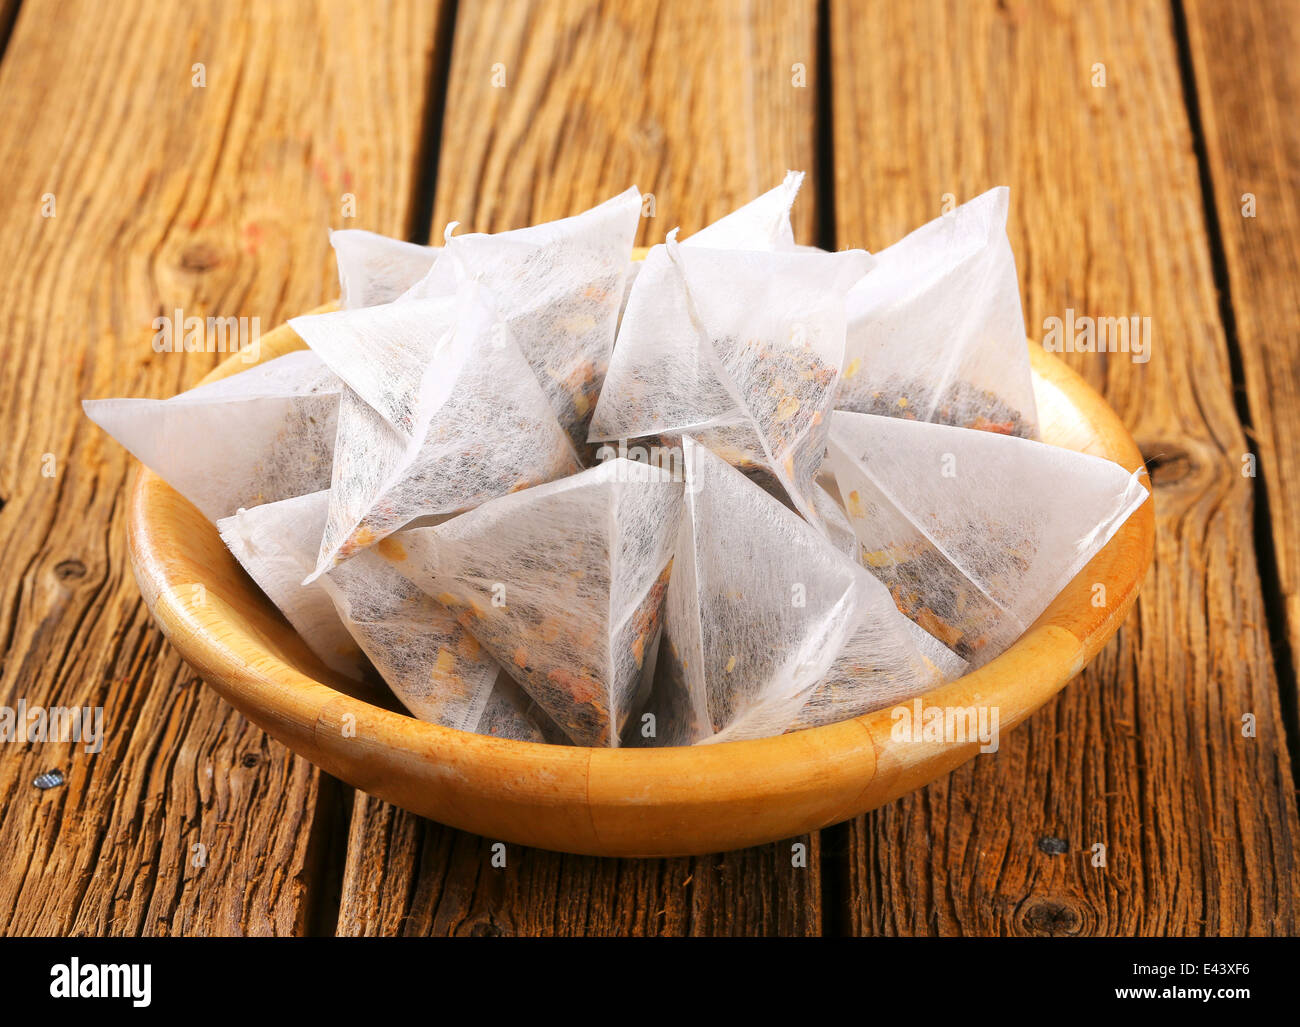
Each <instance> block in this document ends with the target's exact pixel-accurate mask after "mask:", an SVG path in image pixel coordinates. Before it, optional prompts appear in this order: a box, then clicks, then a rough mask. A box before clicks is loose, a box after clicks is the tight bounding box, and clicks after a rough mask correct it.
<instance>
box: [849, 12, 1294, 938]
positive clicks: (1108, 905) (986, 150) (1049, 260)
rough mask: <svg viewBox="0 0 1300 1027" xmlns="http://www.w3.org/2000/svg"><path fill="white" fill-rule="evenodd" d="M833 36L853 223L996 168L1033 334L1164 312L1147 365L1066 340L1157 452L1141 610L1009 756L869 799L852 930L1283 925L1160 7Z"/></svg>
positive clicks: (1261, 670)
mask: <svg viewBox="0 0 1300 1027" xmlns="http://www.w3.org/2000/svg"><path fill="white" fill-rule="evenodd" d="M831 39H832V41H833V46H834V56H835V62H834V76H833V81H832V87H833V97H834V126H835V161H836V168H835V184H836V193H835V209H836V223H837V227H838V243H839V245H841V246H845V245H864V244H865V245H866V246H868V247H869V248H872V249H876V248H879V247H881V246H883V245H886V244H888V243H890V242H892V241H894V240H895V239H897V238H898V237H900V236H901V235H902V234H904V232H905V231H906V230H908V229H909V228H911V227H913V226H915V225H917V224H920V223H921V222H923V221H926V220H928V219H930V218H932V217H934V216H936V215H937V214H938V213H939V212H940V205H941V203H942V202H943V196H944V194H945V193H951V194H954V195H955V196H956V197H957V198H958V199H961V200H964V199H969V198H970V197H972V196H974V195H975V194H977V193H978V192H981V191H983V190H984V189H987V188H989V187H991V186H993V185H997V184H1007V185H1010V186H1011V190H1012V194H1011V195H1012V205H1011V206H1012V216H1011V224H1010V234H1011V238H1012V244H1013V246H1014V248H1015V251H1016V254H1017V259H1018V264H1019V270H1020V278H1021V283H1022V290H1023V296H1024V304H1025V312H1026V323H1027V325H1028V327H1029V331H1030V334H1031V336H1034V337H1040V336H1041V329H1040V327H1039V326H1041V325H1042V322H1043V319H1044V318H1045V317H1046V316H1048V315H1050V314H1056V315H1060V316H1063V315H1064V311H1065V308H1067V307H1072V308H1074V309H1075V311H1076V312H1078V313H1080V314H1091V315H1097V316H1127V315H1129V314H1132V313H1140V314H1143V315H1149V316H1151V317H1152V318H1153V319H1154V327H1153V337H1154V338H1153V347H1154V356H1153V357H1152V359H1151V361H1150V362H1149V363H1147V364H1136V363H1133V362H1131V361H1130V360H1129V359H1128V357H1126V356H1124V355H1109V356H1099V355H1085V354H1079V355H1074V356H1073V357H1072V359H1071V362H1072V365H1073V366H1074V367H1076V368H1077V369H1078V370H1079V371H1080V372H1081V373H1082V374H1084V375H1085V376H1086V377H1087V378H1088V379H1089V380H1091V381H1092V382H1094V383H1095V384H1096V385H1097V386H1098V387H1099V388H1100V389H1102V390H1103V391H1104V394H1105V395H1106V397H1107V398H1108V399H1109V400H1110V402H1111V403H1112V405H1113V406H1114V407H1115V408H1116V409H1117V410H1118V411H1119V412H1120V413H1121V415H1122V416H1124V418H1125V419H1126V420H1127V422H1128V423H1129V424H1130V425H1131V426H1132V428H1133V431H1134V434H1135V436H1136V437H1137V438H1138V441H1139V442H1140V443H1141V444H1142V445H1143V449H1144V451H1145V452H1146V454H1147V455H1148V457H1149V458H1150V459H1151V461H1152V463H1153V481H1154V484H1155V499H1156V510H1157V515H1158V532H1157V543H1156V564H1155V569H1154V571H1153V573H1152V576H1151V579H1150V580H1149V581H1148V583H1147V585H1146V587H1145V589H1144V591H1143V593H1142V596H1141V598H1140V599H1139V602H1138V607H1137V610H1136V613H1135V615H1134V616H1133V617H1132V619H1131V621H1130V623H1129V626H1127V627H1126V628H1125V629H1123V630H1121V632H1120V634H1119V636H1118V637H1117V639H1116V641H1115V642H1114V643H1113V644H1112V645H1111V646H1110V648H1109V649H1108V650H1107V651H1105V652H1104V653H1103V655H1102V657H1101V658H1099V659H1098V661H1097V662H1096V663H1095V664H1094V666H1093V667H1092V668H1091V669H1090V670H1089V671H1088V672H1087V673H1086V674H1084V675H1083V677H1082V678H1081V679H1080V680H1079V681H1077V682H1076V683H1075V684H1074V685H1072V686H1071V687H1070V688H1068V689H1067V690H1066V691H1065V692H1064V693H1062V695H1061V696H1060V697H1059V698H1058V699H1057V700H1056V701H1055V702H1054V703H1052V704H1049V706H1048V707H1047V708H1045V709H1044V710H1043V711H1041V712H1040V713H1038V714H1037V715H1036V716H1035V717H1033V718H1032V719H1031V720H1030V722H1029V723H1028V725H1027V727H1026V728H1025V729H1022V730H1020V731H1018V732H1016V733H1014V734H1013V735H1012V736H1010V738H1009V739H1008V740H1007V741H1006V743H1005V744H1004V746H1003V748H1002V751H1001V752H1000V753H998V754H997V755H996V756H995V757H992V758H987V757H986V758H982V759H979V760H977V761H975V762H974V763H973V764H968V765H967V766H965V767H963V768H961V769H960V770H958V771H957V772H956V773H954V774H953V775H952V776H951V777H950V778H949V779H948V780H947V781H946V782H942V783H939V784H936V785H933V786H931V787H930V788H927V789H925V790H924V791H922V792H920V793H917V794H915V795H912V796H908V797H907V798H905V799H903V800H902V801H900V802H898V803H895V804H894V805H893V806H890V807H887V808H885V809H883V810H880V811H878V812H877V813H875V814H872V815H868V816H867V817H865V818H862V819H861V820H859V821H857V822H856V823H855V824H854V825H853V828H852V830H851V834H850V838H849V849H850V853H851V865H850V876H849V887H850V890H851V899H852V917H853V924H852V926H853V929H854V930H855V931H857V932H859V933H870V934H1049V935H1054V934H1069V935H1076V934H1227V935H1232V934H1247V933H1249V934H1267V933H1280V934H1286V933H1294V932H1295V930H1296V927H1297V874H1296V851H1297V842H1300V831H1298V829H1297V822H1296V807H1295V798H1294V794H1293V789H1292V783H1291V771H1290V764H1289V762H1288V757H1287V752H1286V747H1285V738H1284V731H1283V725H1282V722H1281V718H1280V713H1279V706H1278V694H1277V683H1276V681H1275V679H1274V675H1273V667H1272V660H1271V655H1270V650H1269V637H1268V634H1267V630H1266V625H1265V618H1264V610H1263V604H1262V602H1261V594H1260V584H1259V576H1258V572H1257V568H1256V565H1255V559H1254V545H1253V539H1252V532H1251V501H1252V494H1251V482H1250V480H1249V479H1244V478H1243V477H1242V476H1241V474H1240V467H1241V454H1242V453H1243V452H1245V449H1246V444H1245V439H1244V437H1243V433H1242V428H1241V424H1240V423H1239V421H1238V419H1237V416H1236V412H1235V409H1234V403H1233V395H1232V381H1231V370H1230V360H1229V352H1228V347H1227V344H1226V341H1225V336H1224V327H1223V324H1222V323H1221V321H1220V318H1219V314H1218V304H1217V299H1216V295H1215V285H1214V277H1213V272H1212V267H1211V251H1210V245H1209V242H1208V240H1207V235H1206V226H1205V223H1204V219H1203V217H1202V210H1201V201H1200V189H1199V184H1198V178H1197V167H1196V162H1195V158H1194V155H1193V151H1192V140H1191V136H1190V131H1189V123H1188V114H1187V110H1186V108H1185V106H1184V99H1183V92H1182V84H1181V82H1180V77H1179V63H1178V54H1177V51H1176V46H1175V37H1174V27H1173V24H1172V22H1171V15H1170V11H1169V9H1168V6H1167V5H1166V4H1163V3H1157V2H1144V3H1137V4H1113V5H1112V4H1105V3H1087V4H1081V5H1068V6H1067V5H1060V6H1055V5H1053V6H1047V5H1041V6H1040V5H1035V4H1020V3H995V2H992V0H989V2H980V3H972V4H942V3H936V2H932V3H917V4H896V5H895V4H871V5H859V4H850V3H834V4H833V5H832V23H831ZM922 39H923V40H925V41H926V46H925V50H926V56H925V57H924V58H919V57H918V54H917V47H916V41H917V40H922ZM1098 63H1103V64H1104V65H1105V74H1106V85H1105V86H1104V87H1101V88H1097V87H1094V86H1093V85H1091V81H1092V76H1093V74H1094V65H1095V64H1098ZM1290 359H1294V358H1293V357H1291V358H1290ZM1247 712H1250V713H1253V714H1254V715H1255V716H1256V718H1257V731H1258V735H1257V737H1255V738H1244V737H1242V734H1241V717H1242V715H1243V714H1244V713H1247ZM1054 839H1060V840H1061V842H1063V844H1064V848H1065V850H1066V851H1065V852H1063V853H1062V854H1052V852H1051V851H1050V850H1051V849H1052V848H1053V847H1054V842H1053V840H1054ZM1094 843H1102V844H1104V845H1105V846H1106V859H1107V865H1106V867H1105V868H1100V867H1095V866H1093V865H1092V861H1091V856H1092V852H1091V847H1092V846H1093V845H1094Z"/></svg>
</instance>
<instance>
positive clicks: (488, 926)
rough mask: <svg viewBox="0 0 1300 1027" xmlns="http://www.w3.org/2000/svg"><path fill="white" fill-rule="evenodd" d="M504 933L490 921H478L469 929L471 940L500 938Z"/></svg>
mask: <svg viewBox="0 0 1300 1027" xmlns="http://www.w3.org/2000/svg"><path fill="white" fill-rule="evenodd" d="M505 933H506V932H505V931H503V930H501V928H500V927H498V926H497V925H496V924H494V923H493V922H492V921H491V920H480V921H479V922H478V923H476V924H474V925H473V926H472V927H470V929H469V936H470V937H471V938H500V937H501V936H502V935H504V934H505Z"/></svg>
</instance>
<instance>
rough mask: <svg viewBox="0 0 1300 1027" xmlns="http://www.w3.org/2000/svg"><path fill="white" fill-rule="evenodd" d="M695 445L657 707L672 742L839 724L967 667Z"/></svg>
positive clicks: (816, 537)
mask: <svg viewBox="0 0 1300 1027" xmlns="http://www.w3.org/2000/svg"><path fill="white" fill-rule="evenodd" d="M685 447H686V469H687V482H686V489H685V506H686V510H685V513H684V515H683V517H682V522H681V527H680V529H679V537H678V541H677V547H676V555H675V559H674V563H673V574H672V579H671V581H670V583H669V587H668V599H667V602H666V612H665V619H666V632H667V634H666V639H665V645H664V651H663V652H662V653H661V654H660V657H659V659H660V665H661V668H662V670H661V672H660V674H659V676H658V678H657V680H656V683H655V689H656V696H655V699H654V700H653V702H652V706H651V709H652V710H654V711H655V712H656V716H657V718H658V719H659V720H660V721H662V722H663V723H664V724H665V728H666V736H665V737H666V740H667V742H668V743H670V744H688V743H690V742H699V741H710V742H715V741H729V740H737V739H745V738H761V737H764V736H767V735H774V734H781V733H782V732H784V731H786V730H789V729H791V728H792V727H794V726H799V727H807V726H813V725H815V724H823V723H831V722H832V721H835V720H842V719H845V718H847V717H852V716H857V715H858V714H860V713H864V712H866V711H868V710H870V709H875V708H878V707H879V706H882V705H886V704H888V703H889V702H892V701H895V700H897V699H900V698H906V697H908V696H911V695H915V694H917V693H919V692H923V691H926V690H928V689H930V688H932V687H934V686H936V685H938V684H940V683H941V682H942V681H944V680H947V679H948V678H951V677H954V676H956V675H957V674H958V673H960V671H961V669H962V662H961V661H960V660H958V659H957V658H956V657H955V656H953V655H952V654H951V653H948V652H946V651H945V650H944V649H943V647H942V646H940V645H938V644H937V643H936V642H935V641H934V640H933V639H929V638H927V637H926V636H925V635H924V633H923V632H920V631H917V630H916V629H915V626H914V625H912V624H911V623H909V622H908V621H907V620H906V618H904V617H903V616H901V615H900V614H899V613H898V611H897V610H896V609H895V608H894V605H893V602H892V601H891V599H890V597H889V594H888V592H887V591H886V590H885V589H884V588H882V587H881V586H880V584H879V582H877V581H875V580H874V579H872V577H871V576H870V575H869V574H867V573H866V572H865V571H864V570H863V569H862V568H861V567H859V566H857V565H856V564H855V563H853V562H852V561H851V560H849V559H848V558H847V557H845V556H844V555H843V554H842V553H840V552H838V551H836V549H835V548H834V546H832V545H831V544H830V543H829V542H828V541H827V540H826V539H825V538H824V537H823V536H822V535H821V534H820V533H819V532H818V531H816V530H815V529H814V528H813V527H812V526H811V525H809V524H808V523H807V522H805V521H804V520H803V519H802V518H800V517H799V516H798V515H797V514H795V513H793V512H792V511H790V510H789V509H787V508H786V507H785V506H784V505H783V504H781V503H780V502H778V501H777V500H776V499H774V498H772V497H771V496H769V495H768V494H767V493H765V492H764V491H763V490H762V489H760V488H758V487H757V486H756V485H755V484H754V483H753V482H751V481H749V480H748V479H747V478H746V477H745V476H744V475H742V474H740V473H739V472H737V471H736V470H735V469H733V468H732V467H730V466H729V465H728V464H727V463H726V462H725V461H723V460H722V459H720V458H719V457H717V456H715V455H714V454H713V453H712V452H710V451H709V450H708V449H706V448H705V447H702V446H699V445H696V444H695V443H694V442H693V441H692V440H691V439H689V438H687V439H686V440H685ZM810 702H811V703H812V705H811V707H810ZM805 710H806V711H807V712H803V711H805Z"/></svg>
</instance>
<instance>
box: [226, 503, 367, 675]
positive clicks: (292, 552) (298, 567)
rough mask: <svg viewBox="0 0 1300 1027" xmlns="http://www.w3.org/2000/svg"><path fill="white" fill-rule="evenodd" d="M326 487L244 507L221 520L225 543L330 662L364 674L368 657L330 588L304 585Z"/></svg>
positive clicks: (344, 671)
mask: <svg viewBox="0 0 1300 1027" xmlns="http://www.w3.org/2000/svg"><path fill="white" fill-rule="evenodd" d="M327 505H328V502H327V498H326V493H324V492H313V493H310V494H308V495H304V496H295V497H293V498H291V499H283V500H279V501H278V502H274V503H265V504H262V505H259V506H254V507H251V508H248V509H240V510H238V511H236V512H235V513H234V514H232V515H231V516H229V517H223V518H222V519H221V520H219V521H217V531H218V532H220V534H221V540H222V541H223V542H225V544H226V548H227V549H229V550H230V552H231V553H232V554H233V555H234V557H235V559H236V560H238V561H239V564H240V566H241V567H243V568H244V570H245V571H247V572H248V576H249V577H250V578H252V579H253V580H254V581H255V582H257V586H258V587H259V588H260V589H261V590H262V591H263V592H265V593H266V597H267V598H268V599H270V600H271V602H272V603H274V604H275V608H276V609H277V610H279V611H280V612H281V613H282V614H284V618H285V620H287V621H288V622H289V623H290V624H291V625H292V626H293V629H294V630H295V631H297V632H298V634H299V635H300V636H301V637H302V640H303V641H304V642H306V643H307V648H308V649H310V650H311V651H312V652H314V653H315V654H316V655H317V656H318V657H320V659H321V662H322V663H324V664H325V665H326V666H327V667H329V668H331V669H333V670H336V671H338V672H339V673H340V674H345V675H347V676H348V677H351V678H360V677H362V675H363V672H364V667H365V657H364V656H363V655H362V651H361V648H360V647H359V646H358V645H357V643H356V641H355V640H354V639H353V637H352V635H351V634H350V633H349V632H348V629H347V628H346V627H345V626H344V624H343V621H342V620H340V619H339V615H338V614H337V613H336V612H335V610H334V603H333V601H332V600H331V599H330V596H329V593H328V592H326V591H325V590H324V589H323V588H319V587H303V584H302V579H303V578H304V577H305V576H306V575H307V574H309V573H310V572H311V569H312V566H313V564H314V563H315V557H316V550H317V548H318V547H319V545H320V533H321V530H322V529H323V528H324V526H325V511H326V508H327Z"/></svg>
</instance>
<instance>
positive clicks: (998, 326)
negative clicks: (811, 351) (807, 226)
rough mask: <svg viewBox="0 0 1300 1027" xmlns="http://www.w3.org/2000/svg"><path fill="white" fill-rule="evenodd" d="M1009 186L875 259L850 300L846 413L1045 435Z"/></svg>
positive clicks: (843, 386)
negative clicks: (1010, 230)
mask: <svg viewBox="0 0 1300 1027" xmlns="http://www.w3.org/2000/svg"><path fill="white" fill-rule="evenodd" d="M1009 196H1010V193H1009V191H1008V190H1007V189H1006V188H1005V187H999V188H996V189H990V190H989V191H988V192H986V193H984V194H983V195H981V196H978V197H976V198H975V199H973V200H971V201H970V202H969V203H965V204H963V205H962V206H960V207H958V208H956V209H955V210H953V211H951V212H950V213H948V214H944V215H942V216H940V217H938V218H935V220H933V221H931V222H930V223H929V224H927V225H924V226H922V227H921V228H918V229H917V230H916V231H915V232H912V233H911V234H910V235H908V236H907V237H905V238H904V239H902V240H901V241H899V242H897V243H895V244H894V245H893V246H890V247H888V248H887V249H884V250H881V251H880V252H878V253H877V254H876V260H877V263H876V266H875V268H873V269H872V272H871V274H869V275H867V276H866V277H865V278H864V279H862V281H861V282H859V283H858V284H857V285H856V286H855V287H854V289H853V290H852V291H851V292H850V293H849V296H848V320H849V325H848V341H847V344H846V346H845V353H844V370H843V375H842V378H843V380H842V382H841V383H840V388H839V397H838V399H837V400H836V403H835V405H836V407H838V408H840V409H842V410H853V411H857V412H860V413H869V414H881V415H884V416H888V417H904V418H909V419H915V420H921V421H934V422H936V423H940V424H953V425H959V426H961V427H964V428H979V429H983V430H987V431H993V432H1000V433H1002V434H1005V435H1018V436H1020V437H1022V438H1031V439H1032V438H1037V437H1038V414H1037V409H1036V407H1035V405H1034V390H1033V384H1032V379H1031V377H1030V369H1029V353H1028V350H1027V343H1026V339H1025V321H1024V314H1023V313H1022V311H1021V306H1020V285H1019V281H1018V279H1017V277H1016V260H1015V256H1014V255H1013V254H1012V252H1011V243H1010V241H1009V240H1008V239H1007V231H1006V223H1007V205H1008V198H1009Z"/></svg>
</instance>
